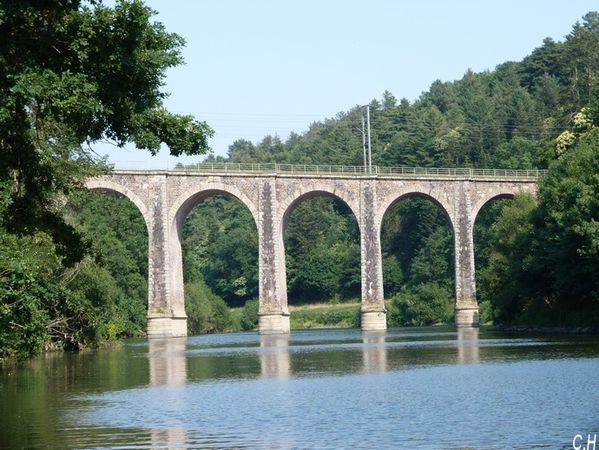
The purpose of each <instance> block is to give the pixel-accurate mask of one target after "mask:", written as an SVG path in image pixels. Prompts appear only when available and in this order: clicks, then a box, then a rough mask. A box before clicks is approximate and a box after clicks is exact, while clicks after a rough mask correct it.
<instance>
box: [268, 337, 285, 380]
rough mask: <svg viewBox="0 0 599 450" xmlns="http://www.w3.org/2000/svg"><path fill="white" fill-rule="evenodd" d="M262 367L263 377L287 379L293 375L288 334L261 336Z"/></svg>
mask: <svg viewBox="0 0 599 450" xmlns="http://www.w3.org/2000/svg"><path fill="white" fill-rule="evenodd" d="M260 368H261V372H262V378H279V379H287V378H289V377H290V376H291V361H290V358H289V338H288V337H287V336H284V335H280V336H276V335H261V336H260Z"/></svg>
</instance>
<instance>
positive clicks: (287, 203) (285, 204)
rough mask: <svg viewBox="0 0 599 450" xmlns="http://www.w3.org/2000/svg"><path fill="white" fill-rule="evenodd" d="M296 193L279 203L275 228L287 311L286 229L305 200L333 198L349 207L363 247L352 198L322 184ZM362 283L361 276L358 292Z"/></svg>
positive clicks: (282, 288) (358, 220) (282, 292)
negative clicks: (349, 198) (297, 208)
mask: <svg viewBox="0 0 599 450" xmlns="http://www.w3.org/2000/svg"><path fill="white" fill-rule="evenodd" d="M300 189H301V188H300ZM294 194H295V195H289V196H288V197H287V198H285V199H284V200H283V201H282V202H281V203H280V204H279V207H278V208H277V215H276V221H275V229H276V230H277V233H276V239H277V241H278V245H279V249H280V253H279V262H280V268H279V274H278V280H277V283H278V287H279V289H280V296H281V298H282V299H283V304H284V309H285V311H287V302H288V285H287V281H288V280H287V267H286V264H285V261H286V259H287V249H286V246H285V231H286V228H287V225H288V221H289V219H290V217H291V215H292V213H293V212H294V211H295V209H296V207H297V206H299V205H300V204H301V203H302V202H304V201H305V200H310V199H313V198H328V199H333V200H337V201H339V202H340V203H341V204H343V205H344V206H345V207H346V208H347V210H348V211H350V212H351V215H352V216H353V221H355V224H356V226H357V228H356V231H357V235H356V236H355V238H357V239H356V244H357V245H358V246H359V248H361V247H362V232H361V229H362V226H361V225H362V224H361V223H360V216H359V212H357V211H356V205H355V204H353V205H352V201H351V200H349V201H348V200H347V197H346V198H344V197H343V196H342V195H339V193H338V192H334V191H332V190H329V189H327V188H326V187H325V188H322V187H321V186H319V187H318V188H314V187H311V186H306V187H303V189H301V193H298V192H297V191H296V192H295V193H294ZM348 218H349V220H350V221H351V220H352V218H350V217H349V215H348ZM352 226H353V225H352ZM352 239H353V238H352ZM358 264H359V267H360V270H361V269H362V263H361V261H359V262H358ZM361 285H362V278H360V286H359V288H358V289H357V292H359V291H360V290H361V289H362V288H361Z"/></svg>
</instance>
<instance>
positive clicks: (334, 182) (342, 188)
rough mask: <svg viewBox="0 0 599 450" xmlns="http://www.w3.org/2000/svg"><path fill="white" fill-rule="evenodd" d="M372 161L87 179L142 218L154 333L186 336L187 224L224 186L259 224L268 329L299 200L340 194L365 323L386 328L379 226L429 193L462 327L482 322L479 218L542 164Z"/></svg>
mask: <svg viewBox="0 0 599 450" xmlns="http://www.w3.org/2000/svg"><path fill="white" fill-rule="evenodd" d="M374 169H375V171H374V173H364V172H363V171H364V168H363V167H357V168H356V167H336V166H282V165H252V164H249V165H247V166H242V165H227V164H219V165H206V164H202V165H200V166H198V168H197V169H194V170H174V171H147V170H115V171H113V172H112V173H110V174H108V175H103V176H99V177H95V178H91V179H89V180H88V181H87V182H86V185H87V187H88V188H90V189H94V190H101V191H112V192H117V193H120V194H122V195H124V196H126V197H128V198H129V199H130V200H131V201H132V202H133V203H134V204H135V205H136V206H137V208H138V209H139V211H140V212H141V214H142V215H143V217H144V220H145V223H146V225H147V228H148V237H149V274H148V336H149V337H168V336H185V335H186V334H187V330H186V324H187V318H186V315H185V308H184V300H183V299H184V296H183V267H182V266H183V264H182V252H181V229H182V226H183V223H184V221H185V218H186V217H187V215H188V214H189V212H190V211H191V210H192V208H193V207H194V206H196V205H197V204H198V203H199V202H201V201H202V200H204V199H205V198H207V197H209V196H211V195H222V194H225V195H230V196H234V197H236V198H237V199H239V200H240V201H241V202H242V203H243V204H244V205H245V206H247V208H248V209H249V210H250V212H251V213H252V216H253V217H254V220H255V222H256V226H257V229H258V235H259V261H258V266H259V289H260V302H259V305H260V306H259V318H260V319H259V328H260V332H261V333H264V334H278V333H288V332H289V310H288V306H287V281H286V273H285V249H284V244H283V233H284V230H285V224H286V221H287V218H288V217H289V214H290V213H291V212H292V211H293V209H294V207H295V206H296V205H297V204H298V203H300V202H301V201H302V200H305V199H307V198H310V197H314V196H329V197H334V198H337V199H339V200H341V201H342V202H344V203H345V204H346V205H347V206H348V207H349V208H350V209H351V210H352V211H353V213H354V215H355V216H356V219H357V222H358V224H359V228H360V246H361V274H362V306H361V314H362V329H363V330H369V331H374V330H384V329H385V328H386V322H385V321H386V314H385V304H384V298H383V270H382V258H381V242H380V236H381V225H382V221H383V217H384V215H385V212H386V211H387V210H389V208H391V207H392V206H393V205H394V204H395V203H396V202H398V201H400V200H402V199H404V198H407V197H421V198H426V199H429V200H431V201H433V202H434V203H436V204H437V205H438V206H439V207H440V208H441V209H442V210H443V211H444V212H445V214H446V215H447V218H448V220H449V223H450V224H451V226H452V229H453V235H454V245H455V322H456V326H458V327H461V326H477V325H478V304H477V301H476V288H475V268H474V244H473V227H474V221H475V219H476V216H477V214H478V212H479V211H480V209H481V208H482V207H483V206H484V205H485V204H486V203H487V202H489V201H491V200H493V199H496V198H498V197H500V198H501V197H508V198H509V197H512V196H513V195H514V194H516V193H519V192H529V193H532V194H535V193H536V190H537V178H538V176H539V172H537V171H499V170H475V169H410V168H400V169H394V170H391V169H386V168H378V167H375V168H374Z"/></svg>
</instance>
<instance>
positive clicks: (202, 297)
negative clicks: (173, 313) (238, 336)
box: [185, 279, 233, 334]
mask: <svg viewBox="0 0 599 450" xmlns="http://www.w3.org/2000/svg"><path fill="white" fill-rule="evenodd" d="M185 312H186V314H187V331H188V333H189V334H204V333H215V332H218V331H230V330H231V329H232V328H233V318H232V316H231V311H230V310H229V308H228V307H227V305H226V304H225V301H224V300H223V299H222V298H220V297H219V296H218V295H216V294H214V293H213V292H212V291H211V290H210V288H209V287H208V286H207V285H206V283H205V282H204V281H203V280H201V279H200V280H197V281H194V282H193V283H188V284H186V285H185Z"/></svg>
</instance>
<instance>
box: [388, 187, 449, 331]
mask: <svg viewBox="0 0 599 450" xmlns="http://www.w3.org/2000/svg"><path fill="white" fill-rule="evenodd" d="M379 226H380V230H379V233H380V237H381V251H382V263H383V288H384V293H385V298H386V299H387V308H388V314H387V318H388V319H387V321H388V324H389V326H403V325H431V324H435V323H441V322H443V323H448V322H451V321H452V320H453V314H454V300H455V295H454V292H455V233H454V227H453V221H452V219H451V216H450V214H449V212H448V211H447V209H446V208H445V207H444V206H443V204H441V202H439V201H438V200H437V199H435V198H434V197H432V196H430V195H427V194H424V193H421V192H409V193H405V194H402V195H400V196H398V197H397V198H395V199H394V200H393V201H392V202H391V203H390V204H389V206H388V207H387V208H386V209H385V210H384V213H383V215H382V217H381V220H380V223H379Z"/></svg>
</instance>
